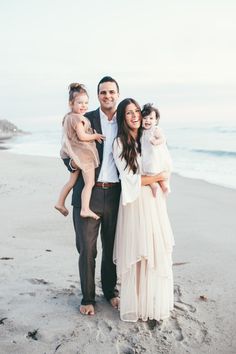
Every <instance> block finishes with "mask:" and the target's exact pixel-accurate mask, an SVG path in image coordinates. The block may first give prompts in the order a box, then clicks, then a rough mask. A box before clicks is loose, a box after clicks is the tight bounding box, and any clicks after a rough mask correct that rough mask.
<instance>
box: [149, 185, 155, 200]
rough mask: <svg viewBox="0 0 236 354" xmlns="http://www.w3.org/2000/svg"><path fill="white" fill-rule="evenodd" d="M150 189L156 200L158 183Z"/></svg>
mask: <svg viewBox="0 0 236 354" xmlns="http://www.w3.org/2000/svg"><path fill="white" fill-rule="evenodd" d="M150 188H151V190H152V195H153V197H154V198H156V195H157V183H152V184H150Z"/></svg>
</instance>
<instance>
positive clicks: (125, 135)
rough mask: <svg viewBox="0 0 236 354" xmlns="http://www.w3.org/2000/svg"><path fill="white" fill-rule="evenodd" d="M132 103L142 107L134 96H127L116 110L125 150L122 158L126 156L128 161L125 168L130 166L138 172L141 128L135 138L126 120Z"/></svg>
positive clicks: (119, 136) (121, 155) (120, 138)
mask: <svg viewBox="0 0 236 354" xmlns="http://www.w3.org/2000/svg"><path fill="white" fill-rule="evenodd" d="M130 103H133V104H134V105H135V106H136V107H137V108H138V109H140V106H139V104H138V103H137V102H136V101H135V100H134V99H133V98H125V99H124V100H123V101H121V102H120V103H119V105H118V107H117V112H116V118H117V125H118V133H117V138H119V140H120V142H121V143H122V148H123V150H122V152H121V154H120V157H121V159H123V158H124V159H125V161H126V166H125V168H127V167H129V169H130V170H131V171H133V173H136V172H137V171H138V169H139V165H138V161H137V156H138V153H140V152H141V144H140V136H141V129H138V137H137V139H136V140H135V139H134V137H133V136H132V134H131V130H130V128H129V127H128V125H127V123H126V120H125V109H126V107H127V106H128V105H129V104H130ZM140 112H141V109H140Z"/></svg>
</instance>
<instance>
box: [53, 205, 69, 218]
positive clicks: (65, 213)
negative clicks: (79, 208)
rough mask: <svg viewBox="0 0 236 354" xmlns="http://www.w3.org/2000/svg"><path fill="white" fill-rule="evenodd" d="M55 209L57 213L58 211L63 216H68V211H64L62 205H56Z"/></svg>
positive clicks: (64, 208)
mask: <svg viewBox="0 0 236 354" xmlns="http://www.w3.org/2000/svg"><path fill="white" fill-rule="evenodd" d="M54 208H55V209H57V210H58V211H60V213H61V214H62V215H64V216H67V215H68V214H69V211H68V209H66V207H65V206H64V205H58V204H56V205H55V206H54Z"/></svg>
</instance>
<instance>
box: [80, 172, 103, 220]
mask: <svg viewBox="0 0 236 354" xmlns="http://www.w3.org/2000/svg"><path fill="white" fill-rule="evenodd" d="M82 174H83V179H84V188H83V190H82V193H81V202H82V206H81V212H80V216H82V217H83V218H93V219H96V220H98V219H99V216H98V215H97V214H95V213H94V212H93V211H92V210H91V209H90V208H89V202H90V197H91V194H92V188H93V186H94V180H95V170H94V169H91V170H89V171H87V172H84V171H82Z"/></svg>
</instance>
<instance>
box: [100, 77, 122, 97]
mask: <svg viewBox="0 0 236 354" xmlns="http://www.w3.org/2000/svg"><path fill="white" fill-rule="evenodd" d="M104 82H114V83H115V84H116V87H117V92H118V93H119V92H120V88H119V85H118V83H117V81H116V80H115V79H113V78H112V77H111V76H104V77H103V78H102V79H101V80H100V81H99V83H98V87H97V93H98V94H99V86H100V85H101V84H103V83H104Z"/></svg>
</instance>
